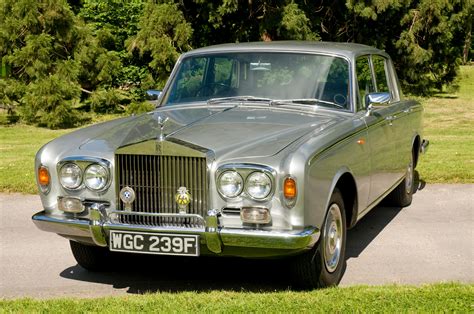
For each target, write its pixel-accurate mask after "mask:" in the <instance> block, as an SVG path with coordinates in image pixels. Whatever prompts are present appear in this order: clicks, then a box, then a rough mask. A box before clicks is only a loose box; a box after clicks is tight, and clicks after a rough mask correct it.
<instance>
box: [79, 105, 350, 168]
mask: <svg viewBox="0 0 474 314" xmlns="http://www.w3.org/2000/svg"><path fill="white" fill-rule="evenodd" d="M341 119H342V117H340V116H337V115H334V114H327V113H315V112H304V111H301V110H294V109H285V108H279V107H269V106H248V105H246V106H234V107H229V106H227V107H225V106H223V107H214V106H212V107H211V106H175V107H167V108H166V107H165V108H162V109H158V110H156V111H154V112H152V113H148V114H145V115H141V116H138V117H135V118H131V119H130V118H129V119H127V120H126V121H124V122H123V123H120V124H117V123H116V124H113V125H111V126H110V127H107V124H104V125H103V132H102V133H100V135H98V136H95V137H92V138H89V139H87V140H86V141H85V142H83V144H82V145H81V147H80V149H81V150H87V151H101V150H107V151H110V150H116V149H117V148H119V147H123V146H126V145H131V144H134V143H139V142H143V141H146V140H150V139H157V140H158V139H159V137H160V135H163V137H164V139H165V140H171V139H177V140H180V141H183V142H187V143H191V144H193V145H197V146H200V147H203V148H206V149H209V150H211V151H213V152H214V154H215V156H216V157H218V158H226V159H232V158H251V157H265V156H272V155H274V154H276V153H278V152H279V151H281V150H283V149H284V148H285V147H287V146H288V145H290V144H291V143H293V142H294V141H296V140H297V139H299V138H300V137H302V136H304V135H305V134H307V133H309V132H312V131H315V130H317V131H322V130H324V129H325V128H327V127H329V126H330V125H332V124H335V123H337V122H338V121H339V120H341Z"/></svg>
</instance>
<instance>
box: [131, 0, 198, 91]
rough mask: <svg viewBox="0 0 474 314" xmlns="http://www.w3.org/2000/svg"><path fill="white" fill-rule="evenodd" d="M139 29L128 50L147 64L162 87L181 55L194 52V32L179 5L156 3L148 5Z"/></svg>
mask: <svg viewBox="0 0 474 314" xmlns="http://www.w3.org/2000/svg"><path fill="white" fill-rule="evenodd" d="M138 28H139V31H138V33H137V34H136V35H135V36H132V37H130V38H129V39H128V40H127V41H126V45H127V47H128V50H129V52H130V53H132V54H136V55H138V57H139V58H140V59H141V60H143V62H146V63H147V66H148V70H149V71H150V73H151V74H152V75H153V78H154V79H155V80H156V82H157V85H158V86H160V87H163V86H164V84H165V82H166V80H167V78H168V76H169V74H170V73H171V70H172V68H173V66H174V63H175V62H176V60H177V59H178V57H179V55H180V54H181V53H182V52H185V51H187V50H189V49H191V46H190V44H189V41H190V39H191V36H192V32H193V29H192V28H191V25H190V24H189V23H188V22H186V20H185V18H184V15H183V13H182V12H181V11H180V9H179V7H178V5H177V4H175V3H156V2H155V1H153V0H149V1H148V2H147V3H146V5H145V8H144V10H143V15H142V17H141V19H140V22H139V24H138Z"/></svg>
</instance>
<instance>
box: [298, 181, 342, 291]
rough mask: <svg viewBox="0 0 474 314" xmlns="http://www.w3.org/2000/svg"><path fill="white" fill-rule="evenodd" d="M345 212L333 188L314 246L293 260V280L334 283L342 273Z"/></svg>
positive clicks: (304, 283)
mask: <svg viewBox="0 0 474 314" xmlns="http://www.w3.org/2000/svg"><path fill="white" fill-rule="evenodd" d="M346 230H347V228H346V215H345V210H344V202H343V200H342V195H341V192H339V190H338V189H337V188H336V189H335V190H334V192H333V194H332V196H331V200H330V202H329V207H328V211H327V214H326V219H325V220H324V225H323V228H322V230H321V237H320V239H319V242H318V244H317V245H315V246H314V248H313V249H311V250H310V251H308V252H306V253H304V254H302V255H300V256H297V257H295V258H294V260H293V265H292V266H293V267H292V268H293V279H294V280H295V283H296V284H297V285H299V286H301V287H303V288H324V287H330V286H335V285H337V284H338V283H339V281H340V280H341V278H342V275H343V274H344V270H345V265H346V260H345V250H346Z"/></svg>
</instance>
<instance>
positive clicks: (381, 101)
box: [365, 92, 392, 116]
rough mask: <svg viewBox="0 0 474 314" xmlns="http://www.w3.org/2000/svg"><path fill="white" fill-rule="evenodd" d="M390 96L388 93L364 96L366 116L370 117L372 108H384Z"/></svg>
mask: <svg viewBox="0 0 474 314" xmlns="http://www.w3.org/2000/svg"><path fill="white" fill-rule="evenodd" d="M391 98H392V96H391V95H390V93H386V92H384V93H370V94H367V95H365V107H366V109H367V116H369V115H370V113H371V112H372V110H373V109H374V107H377V106H385V105H386V104H388V103H389V102H390V99H391Z"/></svg>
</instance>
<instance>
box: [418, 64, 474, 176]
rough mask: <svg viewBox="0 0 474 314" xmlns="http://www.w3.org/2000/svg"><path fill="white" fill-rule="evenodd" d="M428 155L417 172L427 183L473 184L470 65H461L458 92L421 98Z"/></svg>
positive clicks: (473, 87) (473, 91)
mask: <svg viewBox="0 0 474 314" xmlns="http://www.w3.org/2000/svg"><path fill="white" fill-rule="evenodd" d="M422 103H423V105H424V106H425V115H424V130H425V134H424V137H425V138H427V139H429V141H430V148H429V151H428V154H427V155H426V156H424V157H423V158H422V159H421V162H420V164H419V168H418V171H419V172H420V176H421V178H422V179H423V180H425V181H427V182H431V183H436V182H438V183H455V182H456V183H474V66H464V67H461V74H460V80H459V91H458V92H457V93H455V94H440V95H437V96H436V97H432V98H429V99H424V100H422Z"/></svg>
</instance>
